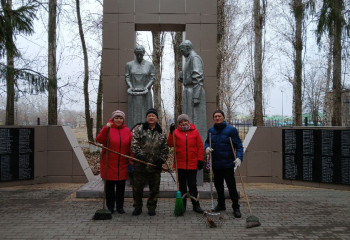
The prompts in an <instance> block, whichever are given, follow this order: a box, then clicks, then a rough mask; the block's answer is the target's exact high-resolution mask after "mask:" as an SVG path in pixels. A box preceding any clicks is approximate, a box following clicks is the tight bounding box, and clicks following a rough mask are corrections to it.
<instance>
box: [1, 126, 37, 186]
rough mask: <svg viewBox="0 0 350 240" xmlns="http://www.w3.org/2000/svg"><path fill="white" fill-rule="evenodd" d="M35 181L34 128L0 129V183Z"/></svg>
mask: <svg viewBox="0 0 350 240" xmlns="http://www.w3.org/2000/svg"><path fill="white" fill-rule="evenodd" d="M28 179H34V128H1V129H0V181H2V182H3V181H14V180H28Z"/></svg>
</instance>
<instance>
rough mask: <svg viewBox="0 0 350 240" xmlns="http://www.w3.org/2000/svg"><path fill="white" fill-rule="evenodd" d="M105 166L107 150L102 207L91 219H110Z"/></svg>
mask: <svg viewBox="0 0 350 240" xmlns="http://www.w3.org/2000/svg"><path fill="white" fill-rule="evenodd" d="M109 130H110V128H109V127H108V132H107V148H108V145H109ZM107 168H108V151H106V166H105V179H104V180H103V200H102V209H99V210H97V211H96V212H95V215H94V216H93V218H92V219H93V220H109V219H112V213H111V212H110V211H109V210H108V209H106V208H105V205H106V179H107Z"/></svg>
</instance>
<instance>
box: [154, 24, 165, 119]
mask: <svg viewBox="0 0 350 240" xmlns="http://www.w3.org/2000/svg"><path fill="white" fill-rule="evenodd" d="M152 38H153V54H152V62H153V65H154V72H155V81H154V84H153V94H154V96H153V99H154V108H155V109H157V111H158V114H159V122H162V119H163V118H162V115H163V111H162V97H161V92H162V91H161V84H160V81H161V79H162V69H161V62H162V55H163V49H164V39H165V32H156V31H152Z"/></svg>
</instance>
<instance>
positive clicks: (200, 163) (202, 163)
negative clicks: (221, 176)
mask: <svg viewBox="0 0 350 240" xmlns="http://www.w3.org/2000/svg"><path fill="white" fill-rule="evenodd" d="M203 165H204V162H203V161H201V160H198V162H197V169H198V170H202V169H203Z"/></svg>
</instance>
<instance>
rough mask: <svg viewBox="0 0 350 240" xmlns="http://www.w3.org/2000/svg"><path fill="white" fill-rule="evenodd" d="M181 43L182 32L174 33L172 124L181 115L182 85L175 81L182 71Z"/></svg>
mask: <svg viewBox="0 0 350 240" xmlns="http://www.w3.org/2000/svg"><path fill="white" fill-rule="evenodd" d="M181 43H182V32H176V33H175V37H173V49H174V58H175V76H174V78H175V79H174V85H175V102H174V122H176V121H177V118H178V117H179V115H181V114H182V84H181V83H180V82H179V81H178V80H177V76H178V74H179V72H180V71H181V69H182V56H181V53H180V44H181Z"/></svg>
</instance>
